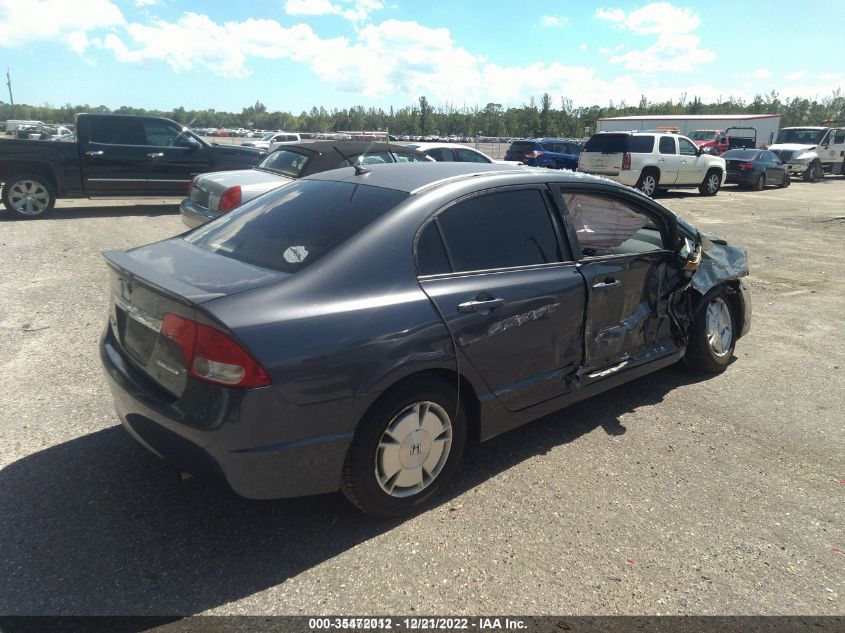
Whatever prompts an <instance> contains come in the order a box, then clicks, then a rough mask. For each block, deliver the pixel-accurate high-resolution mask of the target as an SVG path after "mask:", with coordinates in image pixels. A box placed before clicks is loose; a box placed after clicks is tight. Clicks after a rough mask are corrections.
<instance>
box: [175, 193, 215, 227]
mask: <svg viewBox="0 0 845 633" xmlns="http://www.w3.org/2000/svg"><path fill="white" fill-rule="evenodd" d="M179 215H181V216H182V222H184V223H185V224H187V225H188V226H190V227H191V228H192V229H193V228H196V227H198V226H201V225H203V224H205V223H206V222H208V221H209V220H214V219H215V218H219V217H220V216H221V215H222V213H219V212H217V211H212V210H211V209H207V208H206V207H201V206H200V205H198V204H197V203H196V202H194V201H193V200H191V199H190V198H185V199H184V200H182V203H181V204H180V205H179Z"/></svg>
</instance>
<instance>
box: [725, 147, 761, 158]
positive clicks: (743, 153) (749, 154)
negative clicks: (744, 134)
mask: <svg viewBox="0 0 845 633" xmlns="http://www.w3.org/2000/svg"><path fill="white" fill-rule="evenodd" d="M759 155H760V152H755V151H754V150H751V149H731V150H728V151H727V152H725V153H724V154H722V158H740V159H742V160H754V159H755V158H757V157H758V156H759Z"/></svg>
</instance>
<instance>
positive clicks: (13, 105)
mask: <svg viewBox="0 0 845 633" xmlns="http://www.w3.org/2000/svg"><path fill="white" fill-rule="evenodd" d="M6 85H7V86H9V101H10V102H11V104H12V119H14V118H15V98H14V97H13V96H12V75H11V74H9V67H8V66H6Z"/></svg>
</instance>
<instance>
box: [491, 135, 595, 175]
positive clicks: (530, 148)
mask: <svg viewBox="0 0 845 633" xmlns="http://www.w3.org/2000/svg"><path fill="white" fill-rule="evenodd" d="M582 148H583V145H582V144H581V143H579V142H578V141H573V140H572V139H565V138H533V139H524V140H521V141H514V142H513V143H511V146H510V147H509V148H508V151H507V152H506V153H505V160H518V161H520V162H522V163H524V164H525V165H531V166H532V167H549V168H551V169H572V170H573V171H574V170H575V169H577V168H578V156H579V155H580V154H581V149H582Z"/></svg>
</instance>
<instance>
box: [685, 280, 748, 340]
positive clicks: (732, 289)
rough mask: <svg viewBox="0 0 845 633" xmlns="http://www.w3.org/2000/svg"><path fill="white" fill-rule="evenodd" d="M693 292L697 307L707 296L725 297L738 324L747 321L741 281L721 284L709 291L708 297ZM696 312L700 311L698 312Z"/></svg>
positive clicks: (695, 291)
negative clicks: (740, 286)
mask: <svg viewBox="0 0 845 633" xmlns="http://www.w3.org/2000/svg"><path fill="white" fill-rule="evenodd" d="M714 291H716V292H714ZM692 292H694V293H695V296H696V300H695V302H694V305H697V304H698V303H699V302H700V301H701V300H702V299H704V297H705V296H708V295H710V296H715V295H721V296H724V298H725V300H726V301H727V302H728V307H730V309H731V313H732V314H733V315H734V317H735V318H736V321H737V324H739V323H743V322H744V321H745V314H744V312H743V306H742V300H741V299H740V297H739V281H736V280H732V281H726V282H724V283H721V284H719V285H718V286H714V287H713V288H711V289H710V290H708V291H707V294H706V295H702V294H701V293H700V292H699V291H698V290H693V291H692ZM696 312H698V311H697V310H696ZM738 336H739V332H738V331H737V337H738Z"/></svg>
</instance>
